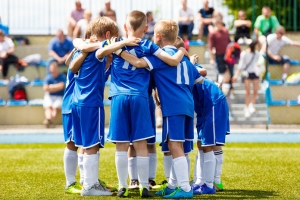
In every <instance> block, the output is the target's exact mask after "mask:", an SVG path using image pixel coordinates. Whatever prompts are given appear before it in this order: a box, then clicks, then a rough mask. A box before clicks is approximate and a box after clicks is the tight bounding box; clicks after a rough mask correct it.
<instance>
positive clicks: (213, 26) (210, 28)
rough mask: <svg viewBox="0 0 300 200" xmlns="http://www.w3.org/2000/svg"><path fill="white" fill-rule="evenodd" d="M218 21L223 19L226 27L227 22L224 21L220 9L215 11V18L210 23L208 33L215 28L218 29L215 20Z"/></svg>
mask: <svg viewBox="0 0 300 200" xmlns="http://www.w3.org/2000/svg"><path fill="white" fill-rule="evenodd" d="M216 21H222V23H223V26H224V27H225V23H224V22H223V15H222V13H221V12H220V11H218V10H215V11H214V13H213V19H212V21H211V22H210V23H209V25H208V33H212V32H214V31H215V30H217V28H216V26H215V22H216Z"/></svg>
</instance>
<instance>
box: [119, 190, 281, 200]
mask: <svg viewBox="0 0 300 200" xmlns="http://www.w3.org/2000/svg"><path fill="white" fill-rule="evenodd" d="M151 192H152V194H153V197H151V198H148V199H162V197H161V196H156V195H154V193H155V191H151ZM274 197H278V194H277V193H276V192H274V191H264V190H224V191H223V192H217V194H215V195H194V198H193V199H268V198H274ZM139 198H140V197H139V192H138V190H134V191H132V190H130V191H129V197H127V198H125V199H139Z"/></svg>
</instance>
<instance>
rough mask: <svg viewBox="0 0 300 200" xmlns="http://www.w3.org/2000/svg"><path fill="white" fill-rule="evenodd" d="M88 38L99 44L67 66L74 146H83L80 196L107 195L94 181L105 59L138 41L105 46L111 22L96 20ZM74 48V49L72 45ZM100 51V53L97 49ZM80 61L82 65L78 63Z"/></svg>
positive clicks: (114, 29)
mask: <svg viewBox="0 0 300 200" xmlns="http://www.w3.org/2000/svg"><path fill="white" fill-rule="evenodd" d="M92 34H94V35H95V36H96V37H97V39H98V41H100V42H101V43H100V44H99V43H97V44H94V46H96V47H97V48H95V47H92V48H94V49H93V50H94V51H92V52H91V53H89V54H88V55H87V56H86V57H85V56H84V55H83V54H81V55H79V56H78V57H77V58H76V59H75V60H74V61H73V62H72V64H71V65H70V67H69V68H70V69H71V70H72V72H74V73H77V75H76V76H75V87H74V95H73V101H74V106H73V109H72V113H73V116H72V117H73V122H74V123H73V130H74V142H75V145H76V146H83V148H84V150H85V154H84V157H83V168H84V170H83V171H84V184H83V185H84V186H83V188H82V192H81V195H82V196H107V195H111V192H110V191H107V190H106V188H105V187H103V186H102V185H101V184H100V183H99V181H98V163H99V153H98V149H99V147H103V145H104V109H103V91H104V82H105V79H106V77H105V74H104V73H105V70H106V65H107V62H106V56H107V55H109V54H111V53H112V52H114V51H116V50H118V49H120V48H121V47H123V46H125V45H136V43H137V42H138V41H139V40H138V39H131V40H124V41H123V42H120V43H118V44H113V45H109V46H107V45H108V43H107V42H108V41H107V40H106V39H110V38H111V37H112V36H116V35H117V34H118V28H117V25H116V23H115V22H113V21H112V20H111V19H109V18H107V17H100V18H98V19H96V20H95V21H94V22H93V26H92ZM75 46H76V45H75ZM99 47H101V48H100V49H98V48H99ZM82 61H83V63H82Z"/></svg>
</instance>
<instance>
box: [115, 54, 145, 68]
mask: <svg viewBox="0 0 300 200" xmlns="http://www.w3.org/2000/svg"><path fill="white" fill-rule="evenodd" d="M119 56H121V57H122V58H123V59H124V60H126V61H127V62H128V63H130V64H131V65H133V66H134V67H136V68H147V67H148V64H147V62H146V61H145V60H144V59H143V58H138V57H136V56H134V55H132V54H130V53H128V52H127V51H122V52H121V53H120V54H119Z"/></svg>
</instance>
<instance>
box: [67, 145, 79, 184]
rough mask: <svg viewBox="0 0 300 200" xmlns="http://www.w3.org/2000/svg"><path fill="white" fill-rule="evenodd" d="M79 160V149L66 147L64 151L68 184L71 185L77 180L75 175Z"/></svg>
mask: <svg viewBox="0 0 300 200" xmlns="http://www.w3.org/2000/svg"><path fill="white" fill-rule="evenodd" d="M77 162H78V157H77V151H72V150H70V149H68V148H67V147H66V148H65V151H64V169H65V175H66V186H69V185H71V184H72V183H74V182H76V179H75V176H76V168H77Z"/></svg>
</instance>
